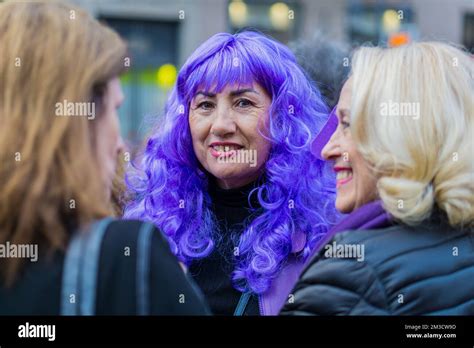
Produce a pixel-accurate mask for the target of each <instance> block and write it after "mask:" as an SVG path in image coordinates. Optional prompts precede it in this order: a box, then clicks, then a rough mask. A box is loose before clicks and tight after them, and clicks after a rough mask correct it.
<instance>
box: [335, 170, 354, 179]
mask: <svg viewBox="0 0 474 348" xmlns="http://www.w3.org/2000/svg"><path fill="white" fill-rule="evenodd" d="M351 177H352V171H350V170H343V171H340V172H337V175H336V180H343V179H347V178H351Z"/></svg>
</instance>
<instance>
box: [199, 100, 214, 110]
mask: <svg viewBox="0 0 474 348" xmlns="http://www.w3.org/2000/svg"><path fill="white" fill-rule="evenodd" d="M213 107H214V103H211V102H210V101H207V100H205V101H203V102H200V103H199V104H198V105H197V108H198V109H203V110H211V109H212V108H213Z"/></svg>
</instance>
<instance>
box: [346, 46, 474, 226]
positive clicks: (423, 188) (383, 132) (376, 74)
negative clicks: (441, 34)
mask: <svg viewBox="0 0 474 348" xmlns="http://www.w3.org/2000/svg"><path fill="white" fill-rule="evenodd" d="M473 76H474V61H473V59H472V57H471V56H470V55H469V54H468V53H466V52H464V51H462V50H461V49H458V48H455V47H454V46H451V45H448V44H444V43H439V42H423V43H412V44H409V45H406V46H401V47H397V48H388V49H383V48H374V47H370V48H369V47H363V48H360V49H358V50H357V51H356V52H355V54H354V57H353V61H352V77H353V89H352V90H353V94H352V100H351V103H352V105H351V134H352V135H353V139H354V141H355V142H356V144H357V146H358V150H359V151H360V153H361V154H362V156H363V157H364V158H365V159H366V160H367V161H368V162H369V163H370V165H371V166H372V169H373V170H374V171H375V173H376V176H377V178H378V181H377V190H378V194H379V196H380V198H381V200H382V202H383V205H384V207H385V209H386V210H387V211H388V212H389V213H390V214H391V215H392V216H393V217H395V218H396V219H398V220H400V221H402V222H403V223H406V224H409V225H415V224H418V223H420V222H421V221H423V220H425V219H426V218H428V217H429V216H430V215H431V213H432V210H433V207H434V206H435V205H436V206H437V207H438V208H439V209H441V210H442V211H444V212H445V213H446V215H447V217H448V219H449V223H450V225H452V226H471V227H472V225H473V221H474V157H473V152H474V143H473V142H474V131H473V127H474V126H473V124H474V80H473Z"/></svg>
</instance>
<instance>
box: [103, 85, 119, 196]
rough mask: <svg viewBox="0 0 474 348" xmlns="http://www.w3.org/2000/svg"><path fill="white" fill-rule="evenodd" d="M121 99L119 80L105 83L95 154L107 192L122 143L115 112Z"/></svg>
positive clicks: (109, 188) (110, 185)
mask: <svg viewBox="0 0 474 348" xmlns="http://www.w3.org/2000/svg"><path fill="white" fill-rule="evenodd" d="M123 99H124V96H123V93H122V88H121V86H120V80H119V79H118V78H113V79H112V80H110V81H109V83H108V84H107V90H106V93H105V95H104V99H103V104H102V109H101V115H100V118H99V119H98V122H99V124H98V126H97V154H98V159H99V164H100V165H101V170H102V175H103V178H104V181H105V183H106V186H107V189H108V191H107V192H110V190H111V187H112V180H113V178H114V176H115V171H116V165H117V159H118V155H119V153H120V151H122V150H123V145H124V144H123V141H122V137H121V136H120V124H119V119H118V114H117V110H118V108H119V107H120V105H121V104H122V102H123Z"/></svg>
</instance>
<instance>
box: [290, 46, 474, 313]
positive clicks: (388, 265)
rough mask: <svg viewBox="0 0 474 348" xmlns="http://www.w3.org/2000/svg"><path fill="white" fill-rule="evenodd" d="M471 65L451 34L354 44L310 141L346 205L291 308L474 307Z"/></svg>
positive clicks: (472, 310) (302, 279) (305, 274)
mask: <svg viewBox="0 0 474 348" xmlns="http://www.w3.org/2000/svg"><path fill="white" fill-rule="evenodd" d="M473 74H474V62H473V61H472V59H471V57H470V56H469V55H468V54H467V53H465V52H463V51H461V50H459V49H457V48H454V47H452V46H449V45H447V44H443V43H436V42H426V43H413V44H409V45H407V46H402V47H397V48H389V49H382V48H361V49H359V50H358V51H357V52H356V53H355V55H354V59H353V62H352V73H351V77H350V78H349V80H348V81H347V82H346V84H345V85H344V88H343V90H342V93H341V97H340V99H339V104H338V106H337V111H336V113H335V114H336V115H334V116H333V117H332V118H331V119H330V121H329V122H328V124H327V126H326V127H325V130H324V132H322V133H320V135H319V136H318V137H317V138H316V140H315V142H314V143H313V150H314V153H315V154H316V155H317V156H320V155H319V154H321V155H322V157H324V159H326V160H328V161H331V162H333V165H334V170H335V171H336V172H337V198H336V208H337V209H338V210H339V211H341V212H343V213H347V214H349V215H348V216H347V217H346V218H345V219H343V220H342V221H341V222H340V223H338V224H337V225H336V226H334V227H333V229H332V230H331V232H330V233H329V234H328V236H327V238H325V240H323V241H322V242H321V243H320V245H319V247H318V248H317V249H316V253H315V254H316V255H315V257H314V258H313V259H312V260H311V261H310V263H309V265H308V266H307V267H306V269H305V270H304V271H303V273H302V275H301V277H300V280H299V282H298V284H297V285H296V286H295V288H294V290H293V295H294V299H295V301H294V302H293V303H289V304H287V305H286V306H285V308H284V309H283V311H282V314H286V315H289V314H292V315H295V314H316V315H367V314H376V315H473V314H474V282H473V281H472V279H473V277H474V243H473V241H474V230H473V227H474V180H473V178H474V163H473V157H472V152H473V149H474V143H473V142H474V80H473ZM329 138H330V139H329ZM328 139H329V141H328ZM323 147H324V148H323ZM321 149H322V152H321ZM326 243H327V244H326Z"/></svg>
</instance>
